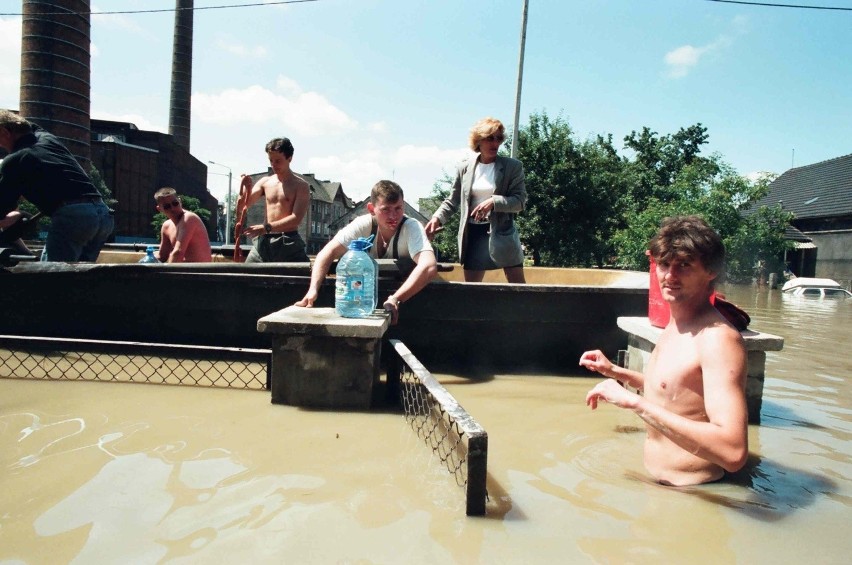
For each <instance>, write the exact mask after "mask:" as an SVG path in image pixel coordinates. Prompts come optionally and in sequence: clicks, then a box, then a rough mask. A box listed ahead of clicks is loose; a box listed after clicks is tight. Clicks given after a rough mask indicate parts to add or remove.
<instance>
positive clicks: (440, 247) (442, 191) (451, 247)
mask: <svg viewBox="0 0 852 565" xmlns="http://www.w3.org/2000/svg"><path fill="white" fill-rule="evenodd" d="M453 181H455V178H454V177H451V176H450V175H449V174H448V173H447V172H446V171H445V172H444V175H443V177H441V178H440V179H439V180H437V181H435V184H433V185H432V192H431V193H430V194H429V199H430V200H431V201H432V203H433V204H434V209H433V210H430V213H433V212H434V211H435V210H437V209H438V207H439V206H440V205H441V202H443V201H444V199H446V198H449V196H450V191H451V190H452V187H453ZM458 233H459V215H458V214H453V215H452V217H450V219H449V220H447V223H446V224H445V225H443V226H442V229H441V231H439V232H438V233H437V234H435V239H434V240H432V247H433V248H434V250H435V253H436V254H437V257H438V259H439V260H440V261H458V259H459V246H458Z"/></svg>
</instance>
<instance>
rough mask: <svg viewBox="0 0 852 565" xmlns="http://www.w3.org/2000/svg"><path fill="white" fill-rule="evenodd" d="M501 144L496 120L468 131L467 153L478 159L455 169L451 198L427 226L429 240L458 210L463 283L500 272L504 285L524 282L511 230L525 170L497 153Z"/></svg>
mask: <svg viewBox="0 0 852 565" xmlns="http://www.w3.org/2000/svg"><path fill="white" fill-rule="evenodd" d="M505 139H506V136H505V128H504V127H503V124H502V123H501V122H500V120H496V119H494V118H483V119H481V120H479V121H478V122H477V123H476V124H475V125H474V126H473V128H471V130H470V138H469V143H470V148H471V149H472V150H473V151H475V152H476V153H477V155H476V156H475V157H471V158H470V159H468V160H466V161H464V162H462V163H461V164H459V165H458V167H457V171H456V179H455V182H454V183H453V189H452V192H451V193H450V197H449V198H447V199H446V200H444V202H442V203H441V206H440V207H439V208H438V210H436V211H435V213H434V214H433V215H432V219H431V220H429V223H428V224H426V235H427V236H428V237H429V239H430V240H431V239H432V238H433V237H434V236H435V234H436V233H437V232H438V231H439V230H440V229H441V226H443V225H444V224H445V223H446V222H447V220H448V219H449V218H450V216H452V215H453V214H455V213H456V211H459V213H460V214H461V218H462V221H460V222H459V235H458V245H459V262H460V263H461V264H462V267H463V268H464V280H465V281H467V282H481V281H482V279H483V277H484V276H485V271H489V270H493V269H501V268H502V269H503V272H504V273H505V275H506V280H507V281H508V282H510V283H524V282H526V281H525V279H524V252H523V248H522V247H521V242H520V238H519V237H518V228H517V226H516V225H515V216H516V215H517V213H518V212H520V211H522V210H523V209H524V204H525V203H526V200H527V191H526V188H525V186H524V167H523V165H522V164H521V162H520V161H518V160H516V159H511V158H509V157H503V156H501V155H498V154H497V151H498V150H499V149H500V145H502V144H503V141H505Z"/></svg>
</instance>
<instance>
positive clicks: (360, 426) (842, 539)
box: [0, 287, 852, 563]
mask: <svg viewBox="0 0 852 565" xmlns="http://www.w3.org/2000/svg"><path fill="white" fill-rule="evenodd" d="M725 291H726V294H727V295H728V298H729V299H731V300H732V301H733V302H735V303H737V304H739V305H740V306H742V307H744V308H745V309H746V310H747V311H748V312H749V314H750V315H751V317H752V328H753V329H756V330H759V331H763V332H766V333H772V334H777V335H780V336H782V337H784V339H785V343H784V349H783V350H782V351H780V352H770V353H769V354H768V357H767V369H766V383H765V387H764V401H763V409H762V414H761V419H762V422H763V423H762V425H761V426H751V427H750V429H749V442H750V450H751V457H750V460H749V463H748V465H747V466H746V468H745V469H743V470H742V471H741V472H739V473H737V474H735V475H733V476H731V477H729V478H728V479H727V480H725V481H722V482H719V483H716V484H711V485H704V486H700V487H688V488H670V487H663V486H660V485H658V484H656V483H654V482H653V481H651V480H649V478H648V476H647V474H646V472H645V470H644V468H643V466H642V441H643V437H644V432H643V431H642V427H641V421H640V420H638V418H636V417H635V416H633V415H632V414H629V413H626V412H625V411H623V410H618V409H615V408H612V407H607V406H603V407H601V408H600V409H599V410H597V411H595V412H592V411H590V410H589V409H588V408H587V407H586V406H585V403H584V402H583V399H584V396H585V393H586V391H587V390H588V389H589V388H591V386H593V384H594V383H595V381H596V379H595V378H594V377H591V378H590V377H587V376H582V377H581V376H579V375H585V374H584V373H581V372H580V370H579V368H578V371H577V375H578V376H577V377H555V376H547V375H540V376H528V377H522V376H517V375H512V376H506V375H496V376H495V377H494V378H493V379H489V380H486V381H471V380H468V379H467V376H466V375H445V376H440V378H441V380H442V381H443V382H445V383H446V384H447V386H448V388H449V389H450V391H451V392H452V393H453V394H454V395H455V396H456V398H458V399H459V401H460V402H461V404H462V405H463V406H464V407H465V408H467V409H468V410H469V411H470V412H471V413H472V414H473V415H474V416H475V417H476V418H477V420H478V421H479V422H480V423H481V424H482V425H483V426H484V427H485V429H486V430H488V433H489V475H488V491H489V497H490V498H489V502H488V516H487V517H486V518H483V519H475V518H466V517H465V516H464V510H463V509H464V501H463V495H462V492H461V490H460V489H459V488H458V487H457V486H456V485H455V481H454V479H453V478H452V477H450V476H449V475H447V474H446V472H445V471H444V470H443V468H442V466H441V465H440V464H439V463H436V462H435V461H433V460H432V456H431V453H430V452H429V450H428V449H426V448H424V446H423V445H421V444H420V442H419V440H418V439H417V438H416V437H415V436H414V434H413V433H412V432H411V430H410V429H409V428H408V426H407V425H406V424H405V423H404V420H403V418H402V417H401V416H400V415H396V414H388V413H375V414H364V413H334V412H322V411H305V410H299V409H295V408H291V407H284V406H273V405H271V404H270V403H269V397H268V394H266V393H262V392H257V391H226V390H211V389H202V388H184V387H163V386H155V385H128V384H115V383H84V382H40V381H39V382H35V381H12V380H0V485H2V489H0V562H5V561H9V562H28V563H41V562H45V563H48V562H49V563H71V562H77V563H91V562H135V563H159V562H169V563H182V562H187V563H189V562H192V563H197V562H205V563H206V562H253V563H279V562H281V561H282V560H288V559H289V560H290V561H299V562H317V563H329V562H353V561H365V562H373V563H401V562H402V563H435V562H437V563H453V562H456V563H483V562H500V563H531V562H566V561H570V562H573V561H581V562H601V563H660V562H689V563H719V562H743V563H752V562H754V563H763V562H773V561H775V562H803V561H807V560H813V559H814V558H815V557H816V558H817V559H818V561H819V562H820V563H841V562H843V563H845V562H846V561H847V555H848V552H849V549H850V545H852V544H850V541H849V536H848V533H847V531H846V530H847V524H848V518H849V516H850V508H852V487H850V479H852V464H850V449H849V445H850V438H852V402H850V394H852V393H850V387H849V386H848V385H847V384H846V379H847V376H848V374H849V368H850V362H849V355H848V354H847V353H846V351H845V347H846V344H847V343H849V342H850V338H852V335H850V333H852V324H850V321H852V320H850V318H852V300H850V301H846V302H831V301H818V300H817V301H809V300H803V299H788V297H785V296H781V295H780V292H778V291H768V290H761V291H756V290H754V289H751V288H741V287H736V288H728V289H725ZM415 353H416V352H415ZM815 550H816V551H815Z"/></svg>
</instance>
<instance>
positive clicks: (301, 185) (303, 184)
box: [291, 173, 311, 190]
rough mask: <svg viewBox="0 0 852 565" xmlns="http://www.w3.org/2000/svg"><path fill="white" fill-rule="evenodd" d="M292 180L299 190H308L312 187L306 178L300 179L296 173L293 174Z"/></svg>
mask: <svg viewBox="0 0 852 565" xmlns="http://www.w3.org/2000/svg"><path fill="white" fill-rule="evenodd" d="M291 178H292V181H293V186H294V187H296V188H297V189H299V190H307V189H309V188H310V187H311V185H310V183H308V181H306V180H305V179H304V178H302V177H300V176H299V175H297V174H296V173H293V176H292V177H291Z"/></svg>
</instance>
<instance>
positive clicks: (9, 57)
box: [0, 18, 21, 109]
mask: <svg viewBox="0 0 852 565" xmlns="http://www.w3.org/2000/svg"><path fill="white" fill-rule="evenodd" d="M20 60H21V18H0V61H4V62H11V61H15V62H19V61H20ZM20 69H21V67H20V65H18V64H3V65H0V108H11V109H17V108H18V100H19V97H20V88H21V72H20Z"/></svg>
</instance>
